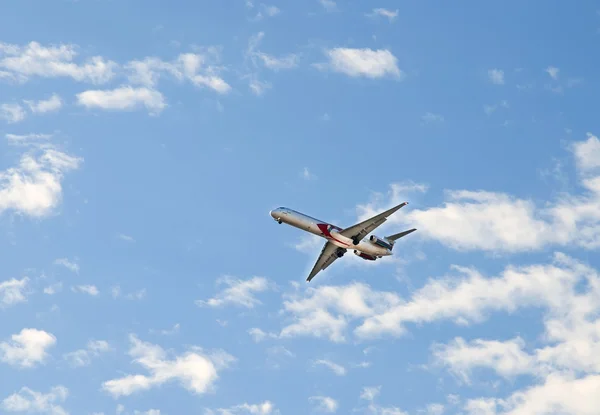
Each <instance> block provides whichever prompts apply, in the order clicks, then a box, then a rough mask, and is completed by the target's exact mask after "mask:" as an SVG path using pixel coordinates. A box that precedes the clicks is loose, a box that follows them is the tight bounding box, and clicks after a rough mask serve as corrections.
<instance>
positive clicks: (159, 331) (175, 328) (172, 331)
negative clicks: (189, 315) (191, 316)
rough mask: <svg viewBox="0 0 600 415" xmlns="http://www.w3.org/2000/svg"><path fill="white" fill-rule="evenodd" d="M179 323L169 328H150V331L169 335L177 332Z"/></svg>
mask: <svg viewBox="0 0 600 415" xmlns="http://www.w3.org/2000/svg"><path fill="white" fill-rule="evenodd" d="M180 327H181V326H180V325H179V323H176V324H175V325H174V326H173V327H172V328H171V329H170V330H153V329H151V330H150V333H158V334H161V335H163V336H170V335H172V334H176V333H179V329H180Z"/></svg>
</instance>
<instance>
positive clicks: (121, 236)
mask: <svg viewBox="0 0 600 415" xmlns="http://www.w3.org/2000/svg"><path fill="white" fill-rule="evenodd" d="M117 238H119V239H120V240H122V241H126V242H135V239H134V238H133V236H129V235H125V234H124V233H120V234H118V235H117Z"/></svg>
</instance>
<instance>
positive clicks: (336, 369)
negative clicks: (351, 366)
mask: <svg viewBox="0 0 600 415" xmlns="http://www.w3.org/2000/svg"><path fill="white" fill-rule="evenodd" d="M315 365H323V366H326V367H328V368H329V369H330V370H331V371H332V372H333V373H335V374H336V375H338V376H344V375H345V374H346V368H345V367H344V366H341V365H338V364H337V363H334V362H332V361H330V360H326V359H320V360H317V361H315Z"/></svg>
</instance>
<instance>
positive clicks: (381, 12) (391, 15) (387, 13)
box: [367, 8, 398, 22]
mask: <svg viewBox="0 0 600 415" xmlns="http://www.w3.org/2000/svg"><path fill="white" fill-rule="evenodd" d="M367 16H369V17H376V16H380V17H385V18H387V19H388V20H389V21H390V22H393V21H394V20H396V17H398V9H396V10H388V9H383V8H376V9H373V11H372V12H371V13H370V14H368V15H367Z"/></svg>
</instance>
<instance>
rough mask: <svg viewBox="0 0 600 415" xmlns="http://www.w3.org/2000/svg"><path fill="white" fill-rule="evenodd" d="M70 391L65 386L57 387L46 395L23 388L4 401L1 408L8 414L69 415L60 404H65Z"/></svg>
mask: <svg viewBox="0 0 600 415" xmlns="http://www.w3.org/2000/svg"><path fill="white" fill-rule="evenodd" d="M68 395H69V390H68V389H67V388H66V387H64V386H55V387H53V388H51V389H50V392H48V393H46V394H44V393H41V392H36V391H34V390H31V389H29V388H27V387H24V388H21V390H20V391H19V392H17V393H13V394H12V395H10V396H8V397H7V398H5V399H4V400H3V401H2V405H1V408H2V409H3V410H5V411H7V412H25V413H30V414H31V413H37V414H48V415H69V413H68V412H67V411H66V410H65V409H64V408H63V407H61V406H60V405H58V403H61V402H64V401H65V400H66V399H67V396H68Z"/></svg>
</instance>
